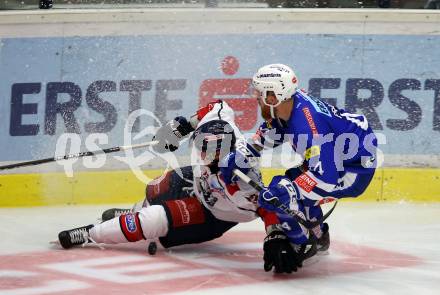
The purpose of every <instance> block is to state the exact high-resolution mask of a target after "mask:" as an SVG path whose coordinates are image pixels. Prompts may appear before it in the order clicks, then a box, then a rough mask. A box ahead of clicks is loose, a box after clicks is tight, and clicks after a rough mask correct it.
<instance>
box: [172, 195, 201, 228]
mask: <svg viewBox="0 0 440 295" xmlns="http://www.w3.org/2000/svg"><path fill="white" fill-rule="evenodd" d="M166 205H167V207H168V209H169V210H170V213H171V216H172V220H173V227H175V228H176V227H180V226H185V225H191V224H200V223H203V222H205V213H204V212H203V208H202V205H201V204H200V202H199V200H198V199H197V198H195V197H189V198H185V199H182V200H172V201H167V202H166Z"/></svg>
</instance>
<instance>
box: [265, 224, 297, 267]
mask: <svg viewBox="0 0 440 295" xmlns="http://www.w3.org/2000/svg"><path fill="white" fill-rule="evenodd" d="M263 251H264V256H263V259H264V270H265V271H271V270H272V268H274V267H275V272H276V273H292V271H295V272H296V271H297V270H298V268H299V267H302V259H301V258H300V257H299V256H298V254H297V253H296V252H295V250H294V249H293V247H292V245H291V244H290V242H289V239H288V237H287V236H286V235H285V234H284V233H283V232H282V231H278V230H275V231H272V232H271V233H269V234H268V235H267V236H266V238H265V239H264V246H263Z"/></svg>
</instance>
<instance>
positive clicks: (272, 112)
mask: <svg viewBox="0 0 440 295" xmlns="http://www.w3.org/2000/svg"><path fill="white" fill-rule="evenodd" d="M269 108H270V117H271V118H272V119H276V117H275V108H274V107H273V105H270V106H269Z"/></svg>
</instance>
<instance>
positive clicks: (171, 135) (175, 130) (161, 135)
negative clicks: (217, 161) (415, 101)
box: [153, 117, 194, 153]
mask: <svg viewBox="0 0 440 295" xmlns="http://www.w3.org/2000/svg"><path fill="white" fill-rule="evenodd" d="M192 131H194V128H193V127H192V126H191V124H190V123H189V122H188V121H187V120H186V119H185V118H184V117H176V118H174V120H171V121H169V122H168V123H166V124H165V125H163V126H162V127H160V128H159V130H157V132H156V135H155V136H154V137H153V140H157V141H158V143H157V144H156V145H154V146H153V150H155V151H156V152H158V153H166V152H174V151H175V150H177V149H178V148H179V142H180V140H181V139H182V138H183V137H185V136H186V135H188V134H189V133H191V132H192Z"/></svg>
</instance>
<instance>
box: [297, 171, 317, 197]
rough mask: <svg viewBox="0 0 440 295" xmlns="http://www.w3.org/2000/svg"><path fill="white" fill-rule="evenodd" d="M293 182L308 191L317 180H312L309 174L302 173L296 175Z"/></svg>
mask: <svg viewBox="0 0 440 295" xmlns="http://www.w3.org/2000/svg"><path fill="white" fill-rule="evenodd" d="M295 183H296V184H297V185H298V186H299V187H300V188H302V189H303V190H305V191H306V192H308V193H310V192H311V191H312V190H313V188H314V187H315V186H316V184H317V182H316V181H314V180H313V179H312V178H311V177H310V176H308V175H307V174H305V173H303V174H301V175H300V176H298V177H297V178H296V179H295Z"/></svg>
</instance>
